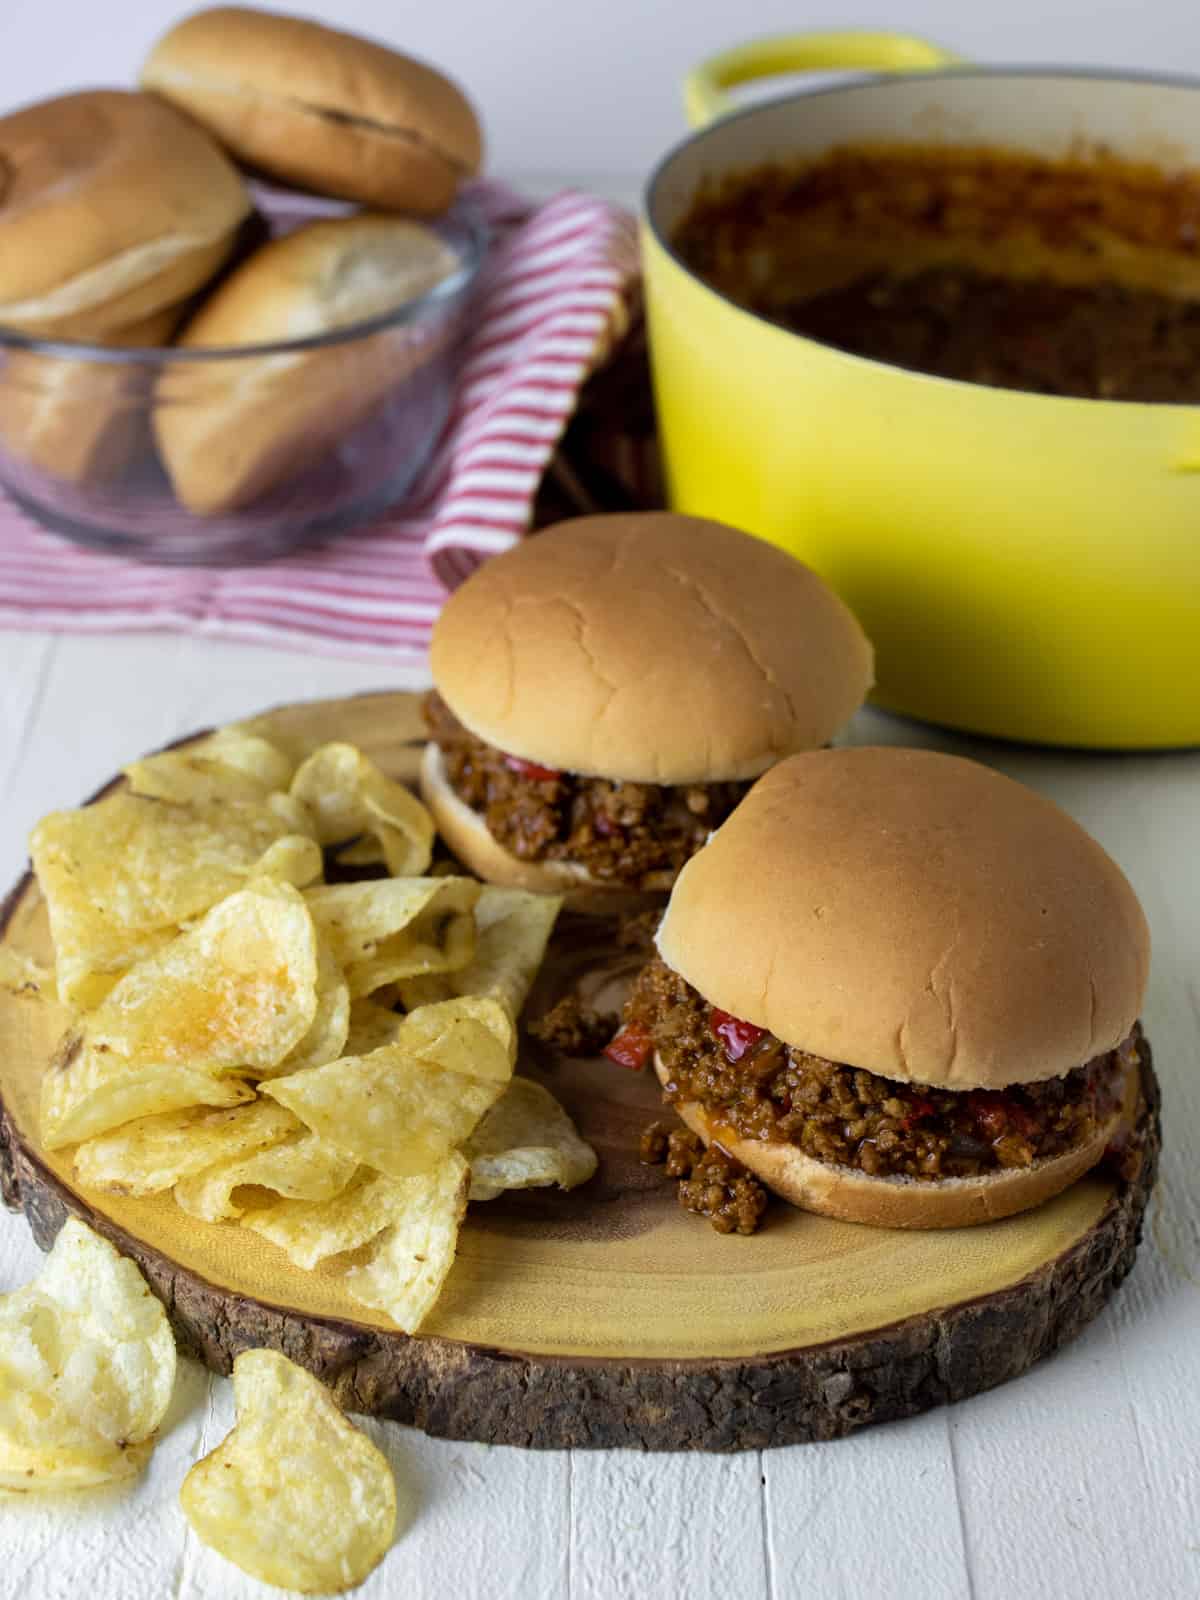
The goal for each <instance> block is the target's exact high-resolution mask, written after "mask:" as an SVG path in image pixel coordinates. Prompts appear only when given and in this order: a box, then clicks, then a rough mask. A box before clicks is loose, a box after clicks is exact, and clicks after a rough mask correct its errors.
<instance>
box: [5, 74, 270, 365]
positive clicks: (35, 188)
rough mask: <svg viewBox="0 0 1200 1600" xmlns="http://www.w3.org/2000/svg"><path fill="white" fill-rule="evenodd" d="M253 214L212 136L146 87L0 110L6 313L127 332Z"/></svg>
mask: <svg viewBox="0 0 1200 1600" xmlns="http://www.w3.org/2000/svg"><path fill="white" fill-rule="evenodd" d="M249 213H250V197H249V194H248V192H247V190H246V186H245V184H244V183H243V182H242V180H241V178H240V176H239V175H238V173H237V171H236V169H235V168H234V166H233V164H232V163H231V162H230V161H229V159H228V157H227V156H225V155H224V153H223V152H222V151H221V150H220V148H219V147H218V145H217V144H216V143H215V141H214V140H213V139H212V138H211V137H210V136H209V135H208V134H207V133H206V132H205V131H204V129H203V128H199V127H197V126H196V124H195V123H194V122H193V121H192V120H191V118H190V117H185V116H182V115H181V114H180V113H179V112H178V111H176V110H174V109H173V108H172V107H171V106H168V105H165V104H164V103H163V102H162V101H161V100H158V99H155V97H154V96H153V95H144V94H125V93H120V92H117V91H115V90H107V89H105V90H88V91H85V92H83V93H80V94H68V95H62V96H61V97H59V98H58V99H55V100H46V101H43V102H41V103H40V104H38V105H32V106H26V107H25V108H24V109H23V110H20V111H14V112H13V113H12V114H11V115H10V116H7V117H3V118H0V324H4V325H7V326H8V327H12V328H17V329H19V330H20V331H21V332H22V333H29V334H44V335H48V336H51V337H62V338H70V339H96V340H106V339H107V340H109V341H110V342H111V341H112V340H113V339H114V338H116V339H117V342H123V340H121V339H119V338H117V335H118V333H119V331H120V330H128V329H130V328H131V327H133V326H135V325H136V324H138V323H144V322H145V320H146V319H147V318H150V317H153V316H155V315H157V314H158V313H159V312H162V311H164V310H165V309H166V308H168V307H172V306H177V305H178V304H179V303H180V302H182V301H184V300H186V299H187V298H188V296H190V295H192V294H194V293H195V291H196V290H197V289H199V288H200V287H201V285H202V284H204V283H206V282H207V281H208V280H209V279H210V278H211V277H212V276H213V274H214V273H215V272H216V271H217V269H218V268H219V267H221V266H222V265H223V264H224V262H225V261H226V260H227V259H228V258H229V257H230V256H231V254H232V253H233V251H234V248H235V245H236V244H237V240H238V232H239V229H240V227H241V225H242V223H243V222H244V221H245V219H246V218H247V216H248V215H249Z"/></svg>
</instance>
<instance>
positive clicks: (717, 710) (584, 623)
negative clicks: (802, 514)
mask: <svg viewBox="0 0 1200 1600" xmlns="http://www.w3.org/2000/svg"><path fill="white" fill-rule="evenodd" d="M430 663H431V667H432V670H433V677H434V682H435V683H436V684H437V686H438V689H439V691H440V692H441V694H442V696H443V698H444V699H445V700H446V702H447V704H448V705H449V707H450V709H451V710H452V711H453V712H454V714H455V716H456V717H458V719H459V721H460V722H462V724H463V725H464V727H466V728H469V729H470V731H471V732H472V733H473V734H475V735H476V736H477V737H478V738H480V739H483V740H485V741H486V742H487V743H488V744H491V745H496V746H498V747H499V748H500V749H503V750H510V751H512V752H513V753H514V754H516V755H519V756H523V757H525V758H526V759H528V760H533V761H539V762H543V763H544V764H546V765H547V766H552V767H558V768H560V769H562V770H565V771H569V772H579V773H585V774H588V775H590V776H599V777H605V778H615V779H621V780H624V781H632V782H641V783H662V784H681V783H708V782H713V781H715V780H717V779H732V778H752V777H756V776H757V775H758V774H759V773H760V772H762V771H763V770H764V769H765V768H766V767H768V766H770V765H771V763H772V762H774V761H777V760H779V758H780V757H781V756H785V755H790V754H791V753H792V752H793V751H795V750H804V749H809V748H811V747H812V746H815V745H821V744H824V743H825V742H826V741H827V740H828V739H829V738H830V737H831V735H832V734H833V733H834V732H835V731H836V730H837V729H838V728H839V727H841V725H842V724H843V723H844V722H845V721H846V720H847V718H848V717H849V716H850V715H851V714H852V713H853V712H854V711H855V710H857V708H858V707H859V706H860V705H861V704H862V700H863V697H864V695H865V694H866V692H867V690H868V688H869V687H870V685H871V667H872V656H871V647H870V645H869V644H868V643H867V640H866V638H865V637H864V635H863V632H862V629H861V628H860V627H859V626H858V623H857V622H856V621H855V620H854V618H853V616H852V615H851V614H850V612H849V611H848V610H847V609H846V607H845V606H844V605H843V604H842V602H841V601H840V600H839V599H838V598H837V596H836V595H835V594H834V593H833V591H832V590H830V589H828V588H827V587H826V586H825V584H824V583H822V581H821V579H820V578H818V577H817V575H816V574H815V573H814V572H810V571H809V569H808V568H807V567H805V566H802V565H801V563H800V562H799V561H796V560H794V559H793V558H792V557H791V556H789V555H786V554H785V553H784V552H783V551H782V550H779V549H776V547H775V546H774V545H770V544H765V543H763V542H762V541H761V540H758V539H752V538H751V537H750V536H749V535H748V534H744V533H739V532H737V530H736V529H734V528H728V527H725V526H724V524H722V523H719V522H707V521H704V520H702V519H701V518H699V517H687V516H681V515H679V514H678V513H675V512H669V511H664V512H650V513H631V514H628V515H620V516H604V517H581V518H579V519H578V520H576V521H573V522H564V523H560V524H559V525H558V527H556V528H551V529H550V530H548V531H547V532H544V533H539V534H538V536H537V537H536V538H533V539H528V540H526V541H524V542H523V543H522V544H519V545H518V546H517V547H516V548H515V549H513V550H509V551H506V552H505V554H503V555H500V556H495V557H493V559H492V560H490V561H488V562H486V563H485V564H484V565H483V566H481V567H480V568H479V569H478V570H477V571H476V572H474V573H473V574H472V575H471V577H470V578H468V579H467V581H466V582H465V583H464V584H463V585H462V587H461V588H460V589H458V590H456V591H455V593H454V594H452V595H451V596H450V599H449V600H448V601H447V602H446V605H445V607H444V608H443V610H442V613H441V615H440V617H439V618H438V620H437V623H436V625H435V627H434V630H433V641H432V645H431V653H430Z"/></svg>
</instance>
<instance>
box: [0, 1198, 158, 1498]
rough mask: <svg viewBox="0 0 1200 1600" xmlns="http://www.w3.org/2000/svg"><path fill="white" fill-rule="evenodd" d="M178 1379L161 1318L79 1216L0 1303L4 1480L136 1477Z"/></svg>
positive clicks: (63, 1485)
mask: <svg viewBox="0 0 1200 1600" xmlns="http://www.w3.org/2000/svg"><path fill="white" fill-rule="evenodd" d="M174 1383H175V1340H174V1336H173V1335H172V1333H171V1329H170V1326H169V1325H168V1323H167V1317H166V1313H165V1312H164V1310H163V1308H162V1306H161V1305H160V1304H159V1302H158V1301H157V1300H156V1299H155V1298H154V1296H153V1295H152V1294H151V1293H150V1290H149V1289H148V1288H147V1286H146V1283H145V1280H144V1279H143V1278H142V1275H141V1273H140V1272H139V1271H138V1269H137V1267H136V1266H135V1265H134V1264H133V1262H132V1261H127V1260H125V1259H124V1258H123V1257H121V1256H120V1255H118V1253H117V1252H116V1250H114V1249H113V1247H112V1245H110V1244H109V1243H108V1241H107V1240H105V1239H102V1238H101V1237H100V1236H99V1235H98V1234H95V1233H93V1232H92V1231H91V1229H90V1228H88V1227H86V1226H85V1225H84V1224H83V1223H82V1222H80V1221H78V1219H76V1218H69V1219H68V1220H67V1222H65V1223H64V1224H63V1227H62V1229H61V1231H60V1232H59V1235H58V1238H57V1239H56V1240H55V1242H54V1247H53V1249H52V1250H51V1251H50V1253H49V1255H48V1256H47V1257H46V1260H45V1261H44V1262H43V1264H42V1269H41V1271H40V1273H39V1274H38V1276H37V1278H35V1279H34V1281H33V1282H32V1283H29V1284H26V1285H25V1286H24V1288H21V1289H17V1290H15V1291H14V1292H13V1293H11V1294H6V1295H4V1296H0V1484H3V1485H5V1486H6V1487H8V1488H13V1489H80V1488H86V1487H88V1486H90V1485H93V1484H99V1483H107V1482H110V1481H113V1480H115V1479H118V1478H127V1477H130V1476H132V1475H133V1474H135V1473H137V1472H140V1471H141V1469H142V1467H143V1466H144V1465H145V1463H146V1460H147V1459H148V1457H149V1454H150V1451H151V1449H152V1448H153V1443H154V1435H155V1431H156V1429H157V1428H158V1426H159V1424H160V1423H161V1422H162V1419H163V1417H164V1415H165V1414H166V1410H167V1406H168V1405H169V1404H170V1400H171V1391H172V1389H173V1387H174Z"/></svg>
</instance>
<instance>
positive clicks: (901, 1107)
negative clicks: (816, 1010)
mask: <svg viewBox="0 0 1200 1600" xmlns="http://www.w3.org/2000/svg"><path fill="white" fill-rule="evenodd" d="M1131 1050H1136V1045H1134V1044H1133V1042H1132V1040H1130V1041H1127V1042H1126V1044H1124V1045H1122V1046H1121V1047H1120V1049H1119V1050H1114V1051H1110V1052H1109V1053H1108V1054H1107V1055H1103V1056H1098V1057H1097V1058H1096V1059H1095V1060H1093V1061H1089V1062H1087V1063H1086V1064H1085V1065H1083V1066H1081V1067H1078V1068H1077V1069H1076V1070H1075V1071H1074V1072H1070V1073H1068V1074H1067V1075H1066V1076H1065V1077H1062V1078H1051V1079H1048V1080H1047V1081H1046V1082H1044V1083H1030V1084H1021V1085H1019V1086H1015V1087H1013V1088H1012V1089H1006V1090H1003V1091H1000V1090H970V1091H966V1092H962V1091H957V1092H951V1091H948V1090H941V1089H930V1088H926V1087H923V1086H921V1085H919V1084H910V1083H896V1082H893V1081H892V1080H891V1079H889V1078H883V1077H880V1076H878V1075H877V1074H875V1073H872V1072H864V1071H862V1070H861V1069H859V1068H855V1067H849V1066H845V1065H843V1064H841V1063H839V1062H836V1061H826V1060H824V1059H823V1058H821V1057H820V1056H813V1055H809V1054H808V1053H807V1052H805V1051H803V1050H798V1049H796V1048H795V1047H794V1046H792V1045H785V1044H784V1043H782V1041H781V1040H779V1039H776V1038H775V1037H774V1036H773V1035H771V1034H769V1033H767V1032H766V1031H765V1030H764V1029H762V1028H758V1027H755V1026H754V1025H753V1024H752V1023H749V1022H744V1021H741V1020H740V1019H739V1018H737V1017H731V1016H729V1015H728V1014H727V1013H725V1012H723V1011H719V1010H717V1009H716V1008H715V1007H713V1006H710V1005H709V1004H708V1003H707V1002H706V1001H705V1000H704V999H702V998H701V996H700V995H699V994H698V993H697V992H696V990H695V989H693V988H692V987H691V985H690V984H688V983H686V982H685V981H684V980H683V979H682V978H681V977H680V976H679V975H678V973H676V972H673V971H672V970H671V968H670V967H668V966H667V965H666V963H665V962H664V961H662V960H661V959H660V958H659V957H657V956H656V957H655V958H654V959H653V960H652V961H651V962H650V963H649V964H648V965H647V966H646V967H645V968H643V970H642V972H641V974H640V975H639V977H638V979H637V982H636V984H635V985H634V989H633V993H632V994H631V996H630V998H629V1000H628V1002H627V1004H626V1007H625V1021H624V1024H623V1026H622V1028H621V1030H620V1032H619V1033H618V1034H617V1036H616V1038H615V1039H614V1040H613V1041H612V1043H611V1044H610V1045H609V1048H608V1054H609V1055H610V1056H611V1057H612V1059H614V1060H616V1061H618V1062H620V1063H621V1064H622V1065H624V1066H630V1067H633V1066H638V1065H644V1064H645V1063H646V1062H647V1061H648V1060H649V1058H650V1056H651V1054H652V1053H653V1052H654V1051H657V1052H658V1053H659V1054H660V1056H661V1057H662V1060H663V1062H664V1064H665V1066H666V1068H667V1071H668V1081H667V1084H666V1086H665V1089H664V1099H665V1100H666V1101H667V1102H668V1103H669V1104H673V1105H678V1104H680V1103H682V1102H685V1101H697V1102H699V1104H701V1105H702V1106H704V1107H705V1109H706V1110H707V1111H708V1112H710V1113H711V1114H713V1115H714V1116H715V1117H716V1118H717V1120H718V1121H720V1122H721V1123H724V1124H725V1125H726V1126H728V1127H729V1128H731V1129H732V1130H733V1132H734V1133H735V1134H737V1135H739V1136H740V1137H741V1138H744V1139H765V1140H778V1141H780V1142H784V1143H789V1144H794V1145H796V1146H798V1148H799V1149H801V1150H803V1151H804V1153H805V1154H806V1155H809V1156H813V1157H814V1158H815V1159H816V1160H818V1161H826V1162H830V1163H831V1164H833V1165H836V1166H845V1167H857V1168H858V1169H859V1170H860V1171H863V1172H866V1173H870V1174H871V1175H872V1176H875V1177H892V1176H903V1177H909V1178H917V1179H935V1178H946V1177H956V1178H959V1177H961V1178H969V1177H975V1176H977V1175H979V1174H982V1173H988V1172H993V1171H996V1170H997V1169H999V1168H1002V1167H1028V1166H1032V1164H1033V1163H1034V1162H1035V1161H1040V1160H1043V1159H1045V1158H1046V1157H1050V1156H1057V1155H1061V1154H1062V1153H1063V1152H1064V1151H1066V1150H1069V1149H1071V1148H1072V1147H1073V1146H1075V1145H1078V1144H1080V1143H1082V1142H1085V1141H1086V1140H1087V1139H1089V1138H1090V1137H1091V1136H1092V1134H1093V1133H1094V1132H1095V1130H1096V1128H1097V1126H1098V1124H1099V1123H1101V1122H1103V1121H1105V1120H1107V1118H1108V1117H1109V1116H1110V1115H1111V1114H1112V1112H1113V1111H1114V1110H1115V1109H1116V1107H1117V1106H1118V1105H1119V1103H1120V1100H1121V1094H1122V1087H1123V1079H1124V1062H1125V1060H1127V1059H1129V1052H1130V1051H1131Z"/></svg>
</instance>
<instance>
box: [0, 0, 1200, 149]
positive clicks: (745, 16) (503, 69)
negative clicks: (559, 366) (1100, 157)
mask: <svg viewBox="0 0 1200 1600" xmlns="http://www.w3.org/2000/svg"><path fill="white" fill-rule="evenodd" d="M293 4H294V7H295V9H297V10H301V11H307V12H309V13H311V14H312V15H314V16H319V17H321V18H322V19H323V20H325V21H329V22H335V23H337V25H339V26H341V27H345V28H351V29H358V30H359V31H363V32H369V33H373V34H375V35H376V36H377V37H379V38H380V39H382V40H384V41H385V42H388V43H391V44H395V45H398V46H401V47H403V48H405V49H407V50H409V51H411V52H412V53H414V54H418V55H424V56H426V57H428V58H429V59H430V60H432V61H434V62H435V63H437V64H438V65H439V66H441V67H442V68H443V69H444V70H446V71H448V72H450V73H451V74H452V75H454V76H455V77H457V78H459V79H460V81H461V82H462V83H463V84H464V85H465V86H466V87H467V88H468V89H469V91H470V92H471V94H472V96H473V98H474V99H475V101H476V103H477V104H478V105H479V106H480V108H481V110H482V112H483V116H484V119H485V122H486V125H487V130H488V136H489V142H490V147H491V165H492V168H493V170H495V171H497V172H500V173H504V174H505V175H508V176H518V177H519V176H527V175H537V176H541V175H548V176H557V175H559V174H569V175H570V176H571V177H572V178H575V179H578V178H581V177H585V176H589V175H595V176H597V177H608V178H613V177H618V178H624V179H629V178H634V177H640V176H641V175H642V174H644V173H645V172H646V170H647V169H648V168H649V166H650V165H651V164H652V163H653V161H654V159H655V157H656V155H657V154H659V153H660V152H661V151H662V150H663V149H665V148H666V146H667V145H668V144H670V143H671V142H672V141H673V140H674V139H675V138H676V137H677V136H678V135H679V134H680V133H681V132H682V130H683V114H682V111H681V109H680V103H679V81H680V78H681V76H682V74H683V73H684V71H685V70H686V69H687V67H688V66H689V65H691V64H692V63H694V62H695V61H697V60H699V59H700V58H701V57H703V56H704V55H706V54H709V53H711V52H712V51H714V50H718V49H722V48H725V47H726V46H728V45H731V44H735V43H738V42H740V41H742V40H744V39H746V38H749V37H752V36H755V35H758V34H763V33H778V32H784V31H790V30H793V29H797V28H805V27H808V28H813V27H832V26H843V27H849V26H861V27H876V28H881V27H882V28H888V27H890V28H898V29H904V30H908V31H911V32H923V33H925V34H927V35H928V36H929V37H931V38H933V39H935V40H937V41H938V42H939V43H941V44H945V45H947V46H948V47H950V48H951V49H954V50H957V51H958V52H960V53H961V54H964V55H967V56H971V57H973V58H975V59H977V60H980V61H989V62H1004V61H1008V62H1053V63H1056V64H1058V63H1065V62H1073V63H1085V64H1089V65H1100V66H1117V67H1134V68H1141V69H1158V70H1171V71H1175V72H1195V73H1200V26H1198V25H1197V12H1196V7H1195V3H1194V0H1142V3H1141V4H1138V3H1137V0H983V3H981V0H903V3H899V0H854V3H853V4H851V5H846V4H845V3H844V0H843V3H839V0H815V3H814V0H746V3H741V4H733V3H731V0H668V3H664V0H659V3H657V4H655V3H646V0H643V3H639V0H424V3H421V4H415V3H413V0H407V3H404V0H400V3H398V0H341V3H340V4H338V3H333V0H293ZM189 9H192V7H191V6H189V4H188V0H0V108H4V109H7V108H11V107H15V106H16V105H18V104H22V103H24V102H26V101H29V100H34V99H39V98H41V97H42V96H43V95H47V94H50V93H53V92H57V91H61V90H64V89H67V88H79V87H84V86H95V85H100V84H124V83H129V82H131V81H132V80H133V78H134V76H135V75H136V71H137V67H138V65H139V63H140V61H141V60H142V58H143V56H144V55H145V53H146V51H147V50H148V49H149V47H150V45H151V43H152V42H153V40H154V39H155V38H156V37H157V35H158V34H159V33H161V32H163V31H164V30H165V29H166V28H167V27H168V26H169V25H170V24H171V23H172V22H173V21H174V20H175V19H176V18H177V17H178V16H180V15H181V14H182V13H183V12H185V11H187V10H189ZM276 9H285V7H276Z"/></svg>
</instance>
